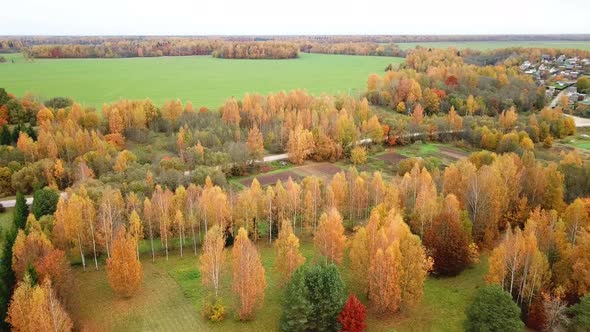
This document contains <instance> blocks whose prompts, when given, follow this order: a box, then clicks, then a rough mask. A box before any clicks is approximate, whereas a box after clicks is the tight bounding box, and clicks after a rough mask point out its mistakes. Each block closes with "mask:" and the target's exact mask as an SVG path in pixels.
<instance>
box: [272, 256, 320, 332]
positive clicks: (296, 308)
mask: <svg viewBox="0 0 590 332" xmlns="http://www.w3.org/2000/svg"><path fill="white" fill-rule="evenodd" d="M306 272H307V269H306V268H305V267H300V268H298V269H297V270H296V271H295V272H294V273H293V276H292V277H291V281H290V282H289V284H288V285H287V289H286V290H285V296H284V298H283V314H282V315H281V320H280V325H279V326H280V327H279V329H280V331H282V332H296V331H297V332H304V331H307V330H308V322H309V316H310V315H311V313H312V310H313V304H312V303H311V302H310V301H309V294H308V290H307V287H306V285H305V275H306Z"/></svg>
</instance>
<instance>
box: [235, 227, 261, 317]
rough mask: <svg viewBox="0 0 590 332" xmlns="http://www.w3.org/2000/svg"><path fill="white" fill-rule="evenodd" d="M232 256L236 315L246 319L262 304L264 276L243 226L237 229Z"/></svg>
mask: <svg viewBox="0 0 590 332" xmlns="http://www.w3.org/2000/svg"><path fill="white" fill-rule="evenodd" d="M232 257H233V261H232V271H233V281H232V289H233V291H234V294H235V295H236V307H237V311H238V316H239V318H240V320H247V319H250V318H252V317H253V315H254V312H255V310H256V309H257V308H259V307H260V306H262V302H263V301H264V290H265V289H266V277H265V275H264V267H263V266H262V262H261V261H260V254H259V253H258V251H257V250H256V247H255V246H254V244H253V243H252V242H251V241H250V239H249V238H248V232H247V231H246V230H245V229H244V228H240V230H239V231H238V235H237V236H236V239H235V242H234V247H233V248H232Z"/></svg>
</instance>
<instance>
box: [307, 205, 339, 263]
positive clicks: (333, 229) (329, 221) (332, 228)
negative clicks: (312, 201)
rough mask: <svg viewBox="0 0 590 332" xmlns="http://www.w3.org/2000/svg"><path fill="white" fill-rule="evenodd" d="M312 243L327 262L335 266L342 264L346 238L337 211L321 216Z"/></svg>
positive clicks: (332, 210)
mask: <svg viewBox="0 0 590 332" xmlns="http://www.w3.org/2000/svg"><path fill="white" fill-rule="evenodd" d="M313 242H314V245H315V246H316V248H318V250H319V252H320V253H321V254H322V255H323V256H324V257H326V259H327V260H329V261H331V262H334V263H336V264H340V263H342V257H343V254H344V246H345V244H346V236H345V235H344V226H343V225H342V216H341V215H340V213H339V212H338V210H336V209H334V208H333V209H331V210H330V211H329V212H328V213H327V214H326V213H324V214H322V216H321V217H320V224H319V226H318V229H317V231H316V233H315V235H314V238H313Z"/></svg>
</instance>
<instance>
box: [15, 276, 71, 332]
mask: <svg viewBox="0 0 590 332" xmlns="http://www.w3.org/2000/svg"><path fill="white" fill-rule="evenodd" d="M6 321H7V322H8V323H10V325H11V326H12V329H13V330H14V331H64V332H65V331H71V330H72V326H73V323H72V320H71V319H70V317H69V315H68V313H67V312H66V311H65V309H64V308H63V306H62V305H61V304H60V303H59V301H58V300H57V298H56V297H55V294H54V292H53V290H52V288H51V282H50V281H46V282H44V283H43V284H42V285H37V286H32V285H31V280H30V278H29V277H26V278H25V280H24V281H22V282H20V283H19V284H18V287H17V288H16V290H15V291H14V294H13V296H12V300H11V302H10V308H9V309H8V317H7V319H6Z"/></svg>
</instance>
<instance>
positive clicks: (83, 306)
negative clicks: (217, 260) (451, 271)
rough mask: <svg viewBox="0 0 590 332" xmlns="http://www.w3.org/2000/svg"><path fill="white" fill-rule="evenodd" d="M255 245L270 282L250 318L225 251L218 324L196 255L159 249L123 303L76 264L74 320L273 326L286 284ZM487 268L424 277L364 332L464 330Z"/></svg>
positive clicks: (99, 326)
mask: <svg viewBox="0 0 590 332" xmlns="http://www.w3.org/2000/svg"><path fill="white" fill-rule="evenodd" d="M158 242H159V241H158ZM258 248H259V250H260V253H261V257H262V262H263V264H264V267H265V269H266V276H267V284H268V287H267V289H266V293H265V301H264V306H263V308H262V309H261V310H259V311H258V313H257V314H256V318H255V319H254V320H252V321H249V322H240V321H238V320H237V319H236V314H235V311H234V310H233V309H232V308H233V302H232V293H231V270H230V269H231V267H230V264H231V260H230V257H229V253H228V260H227V264H226V270H225V271H224V274H223V275H224V276H223V279H222V287H221V296H222V298H223V300H224V305H225V307H226V310H227V311H226V313H227V316H226V319H225V320H224V321H223V322H220V323H210V322H207V321H205V320H204V319H203V318H202V317H201V316H200V310H201V306H202V304H203V300H204V299H206V298H207V296H208V295H209V292H208V291H207V290H205V289H204V288H203V287H202V286H201V277H200V273H199V271H198V268H197V262H198V259H197V258H196V257H195V256H193V254H192V253H191V252H190V250H188V251H185V257H184V258H180V257H179V254H178V252H177V251H173V252H171V254H170V258H169V260H166V259H165V258H164V257H162V253H159V257H158V258H156V262H155V263H152V262H151V260H150V259H149V257H147V256H145V255H144V257H143V267H144V275H145V277H144V285H143V289H142V290H141V292H140V293H139V294H138V295H137V296H135V297H134V298H132V299H127V300H125V299H119V298H118V297H117V296H116V295H115V294H114V293H113V292H112V291H111V290H110V288H109V286H108V282H107V280H106V273H105V271H104V266H103V267H102V268H101V270H99V271H93V270H92V271H91V270H89V271H87V272H83V271H82V270H81V269H80V268H76V271H75V273H76V279H77V280H79V285H78V294H79V297H78V299H79V302H80V305H79V306H78V307H79V311H78V312H77V313H76V317H77V318H78V319H79V320H80V321H81V322H82V324H81V325H82V326H83V327H86V328H89V329H91V330H101V331H102V330H110V331H138V330H153V331H170V330H198V331H238V330H239V331H276V330H278V321H279V318H280V316H281V313H282V305H281V301H282V296H283V288H282V287H281V286H280V285H279V276H278V274H277V273H276V272H275V271H274V270H273V264H274V257H275V256H274V253H275V252H274V248H273V247H272V246H270V245H268V244H267V243H266V241H264V240H260V241H259V242H258ZM301 250H302V252H303V254H304V256H305V257H306V258H307V261H308V262H313V261H315V260H317V259H319V257H318V256H317V253H316V251H315V249H314V247H313V245H312V244H311V240H310V239H309V238H307V237H303V239H302V246H301ZM148 256H149V255H148ZM486 270H487V261H486V259H485V257H484V259H482V261H481V262H480V263H479V264H478V265H476V266H475V267H473V268H471V269H468V270H466V271H465V272H464V273H462V274H461V275H459V276H457V277H454V278H441V279H438V278H429V279H428V280H427V282H426V284H425V290H424V294H425V295H424V299H423V301H422V303H420V304H419V305H418V306H417V307H416V308H414V309H413V310H411V311H410V312H407V313H404V314H398V315H390V316H380V315H377V314H375V313H374V312H369V316H368V320H367V323H368V325H369V328H368V331H393V330H395V331H458V330H461V324H462V321H463V320H464V319H465V315H464V311H465V307H466V306H467V305H468V303H469V301H470V300H471V298H472V297H473V295H474V292H475V291H476V289H477V288H479V287H481V286H482V285H483V284H484V281H483V275H484V274H485V273H486ZM341 272H342V277H343V279H344V281H345V283H346V285H347V289H346V291H347V293H348V292H354V293H356V294H357V295H358V296H359V298H360V299H361V300H362V301H363V302H365V303H367V299H366V297H365V296H364V295H362V294H361V292H359V291H358V289H356V288H355V286H354V284H353V283H352V281H351V278H352V276H351V274H350V272H349V270H348V268H347V267H346V266H343V267H342V269H341ZM97 308H100V309H97Z"/></svg>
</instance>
